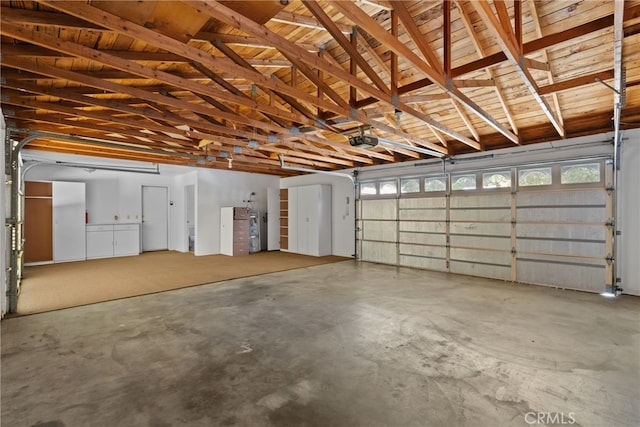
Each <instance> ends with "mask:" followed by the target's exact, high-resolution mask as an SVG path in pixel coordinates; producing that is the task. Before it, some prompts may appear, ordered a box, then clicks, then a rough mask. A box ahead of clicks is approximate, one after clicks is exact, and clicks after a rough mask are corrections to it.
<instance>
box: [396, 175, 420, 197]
mask: <svg viewBox="0 0 640 427" xmlns="http://www.w3.org/2000/svg"><path fill="white" fill-rule="evenodd" d="M419 192H420V178H407V179H402V180H400V193H402V194H410V193H419Z"/></svg>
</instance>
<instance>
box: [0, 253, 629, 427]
mask: <svg viewBox="0 0 640 427" xmlns="http://www.w3.org/2000/svg"><path fill="white" fill-rule="evenodd" d="M87 286H89V284H87ZM639 309H640V299H639V298H635V297H624V296H623V297H621V298H618V299H613V300H612V299H604V298H602V297H600V296H599V295H593V294H587V293H580V292H574V291H563V290H557V289H550V288H544V287H536V286H526V285H514V284H509V283H503V282H498V281H491V280H484V279H478V278H472V277H466V276H455V275H447V274H440V273H433V272H426V271H419V270H412V269H404V268H395V267H390V266H381V265H375V264H369V263H356V262H354V261H345V262H340V263H337V264H330V265H324V266H317V267H310V268H306V269H302V270H295V271H289V272H282V273H275V274H269V275H264V276H259V277H254V278H248V279H237V280H232V281H228V282H223V283H219V284H213V285H206V286H199V287H194V288H188V289H181V290H177V291H170V292H166V293H162V294H156V295H150V296H143V297H135V298H130V299H126V300H120V301H113V302H108V303H102V304H96V305H92V306H86V307H79V308H73V309H67V310H61V311H58V312H51V313H44V314H38V315H32V316H26V317H21V318H12V319H7V320H4V321H3V322H2V402H1V403H2V425H3V426H34V425H35V426H41V427H42V426H48V427H58V426H158V427H160V426H180V425H187V426H215V425H222V426H227V425H243V426H261V425H291V426H299V425H319V426H383V425H385V426H411V425H415V426H447V427H449V426H474V427H475V426H527V425H545V423H546V424H548V425H563V424H564V425H575V426H578V425H580V426H608V427H612V426H638V425H640V405H639V396H640V389H639V387H640V310H639ZM554 423H555V424H554Z"/></svg>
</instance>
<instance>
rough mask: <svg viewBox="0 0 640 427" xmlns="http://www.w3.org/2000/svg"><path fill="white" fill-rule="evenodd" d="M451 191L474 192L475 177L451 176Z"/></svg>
mask: <svg viewBox="0 0 640 427" xmlns="http://www.w3.org/2000/svg"><path fill="white" fill-rule="evenodd" d="M451 189H452V190H475V189H476V176H475V175H458V176H452V177H451Z"/></svg>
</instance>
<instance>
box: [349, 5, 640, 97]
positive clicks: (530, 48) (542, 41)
mask: <svg viewBox="0 0 640 427" xmlns="http://www.w3.org/2000/svg"><path fill="white" fill-rule="evenodd" d="M465 3H471V2H470V1H466V2H465ZM638 15H640V5H636V6H631V7H629V8H626V9H625V11H624V20H625V21H627V20H631V19H633V17H636V16H638ZM612 25H613V14H610V15H607V16H604V17H602V18H598V19H595V20H593V21H590V22H587V23H584V24H581V25H578V26H576V27H573V28H569V29H565V30H563V31H559V32H557V33H552V34H549V35H546V36H544V37H542V38H539V39H535V40H531V41H529V42H526V43H523V45H522V52H523V53H524V54H525V55H527V54H530V53H534V52H537V51H539V50H541V49H545V48H549V47H552V46H556V45H561V44H562V43H566V42H569V41H571V40H574V39H577V38H579V37H582V36H585V35H587V34H591V33H594V32H597V31H600V30H603V29H605V28H608V27H611V26H612ZM471 28H473V26H472V27H471ZM506 61H508V58H507V56H506V55H505V54H504V52H502V51H500V52H497V53H494V54H491V55H488V56H483V57H482V58H480V59H477V60H475V61H471V62H468V63H466V64H464V65H460V66H458V67H454V68H452V70H451V76H452V77H453V78H456V77H460V76H463V75H465V74H469V73H473V72H477V71H480V70H483V69H484V68H487V67H492V66H496V65H500V64H502V63H504V62H506ZM433 84H434V83H433V82H432V81H431V80H430V79H429V78H424V79H419V80H416V81H414V82H411V83H408V84H406V85H404V86H401V87H399V88H398V93H399V94H407V93H410V92H413V91H414V90H418V89H423V88H426V87H429V86H432V85H433ZM377 101H378V100H377V99H376V98H374V97H369V98H365V99H361V100H360V101H359V102H358V108H360V107H364V106H367V105H371V104H373V103H375V102H377Z"/></svg>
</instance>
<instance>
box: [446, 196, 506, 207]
mask: <svg viewBox="0 0 640 427" xmlns="http://www.w3.org/2000/svg"><path fill="white" fill-rule="evenodd" d="M509 206H511V193H502V194H492V195H488V194H482V195H478V196H469V195H466V196H462V195H457V196H454V197H451V208H453V209H458V208H475V207H480V208H496V207H509Z"/></svg>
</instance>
